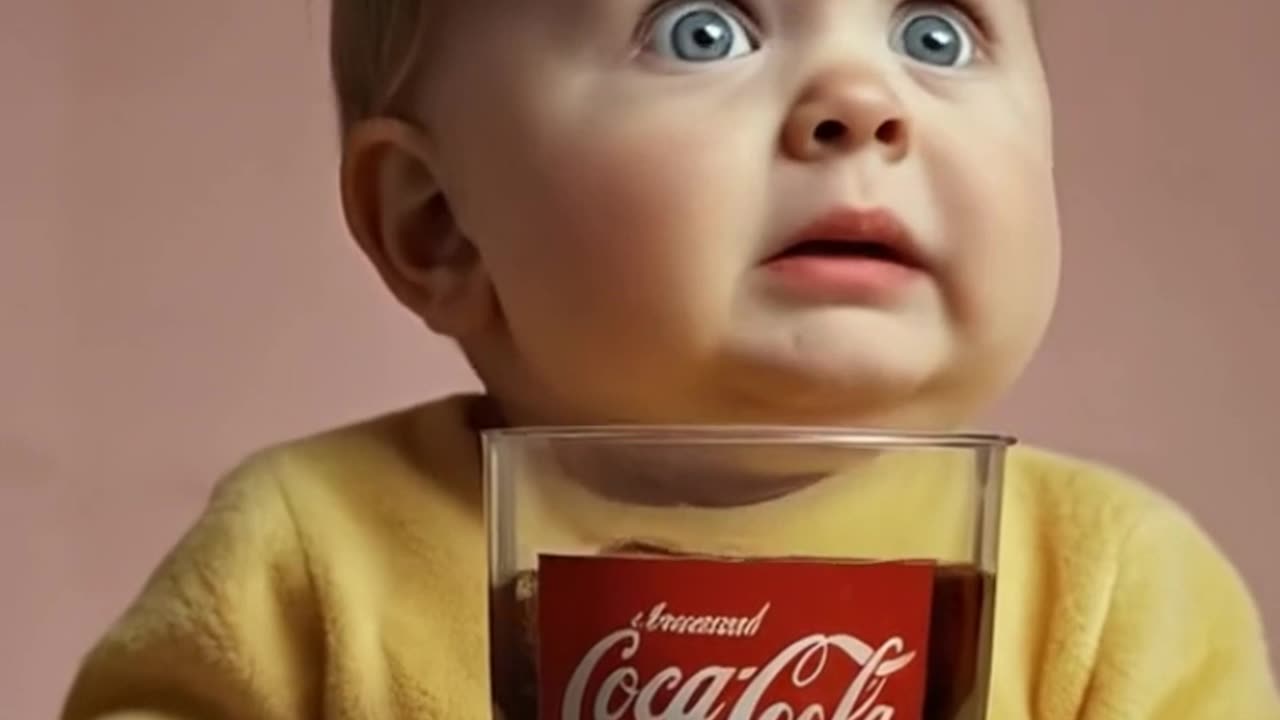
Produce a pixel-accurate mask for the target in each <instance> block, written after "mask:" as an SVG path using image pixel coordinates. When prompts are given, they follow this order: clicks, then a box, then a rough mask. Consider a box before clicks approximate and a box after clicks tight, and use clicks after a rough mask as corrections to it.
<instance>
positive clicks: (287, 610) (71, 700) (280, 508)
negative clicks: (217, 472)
mask: <svg viewBox="0 0 1280 720" xmlns="http://www.w3.org/2000/svg"><path fill="white" fill-rule="evenodd" d="M315 607H316V606H315V603H314V602H313V599H312V593H311V591H310V583H309V581H308V574H307V568H306V563H305V562H304V560H303V554H302V552H301V550H300V548H299V544H298V539H297V532H296V530H295V527H294V523H293V521H292V519H291V514H290V510H289V507H288V504H287V501H286V498H285V496H284V494H283V491H282V488H281V487H280V485H279V484H278V483H276V482H275V481H274V478H273V475H272V473H271V472H270V469H269V468H268V467H264V464H263V463H257V464H254V463H249V464H246V465H245V466H244V467H243V468H241V469H240V470H239V471H238V472H236V473H233V474H232V475H231V476H230V477H228V478H227V479H226V480H224V481H223V482H222V483H220V484H219V485H218V487H217V488H216V489H215V491H214V493H213V496H212V498H211V500H210V503H209V507H208V508H207V510H206V512H205V513H204V514H203V515H202V516H201V518H200V519H199V520H198V521H197V523H196V524H195V526H194V527H193V528H192V529H191V530H190V531H189V532H188V533H187V534H186V536H185V537H184V538H183V539H182V541H181V542H180V543H179V544H178V546H177V547H176V548H175V549H174V551H173V552H172V553H171V554H170V555H169V556H168V557H167V558H166V559H165V561H164V562H163V563H162V564H161V566H160V567H159V569H158V570H157V571H156V572H155V573H154V574H153V575H152V577H151V578H150V580H149V581H148V582H147V584H146V586H145V588H144V589H143V591H142V593H141V595H140V597H139V598H138V599H137V600H136V601H135V602H134V603H133V604H132V606H131V607H130V608H129V609H128V610H127V611H126V613H125V614H124V616H123V617H122V618H121V619H120V620H119V621H118V622H117V623H116V624H115V625H114V626H113V627H112V628H111V629H110V630H109V631H108V632H107V634H106V635H105V637H104V638H103V639H102V640H101V641H100V642H99V643H98V645H97V646H96V647H95V648H94V649H93V650H92V651H91V652H90V654H89V655H88V657H87V658H86V659H85V661H84V663H83V665H82V666H81V668H80V670H79V672H78V674H77V676H76V678H75V681H74V683H73V687H72V689H71V692H70V694H69V696H68V699H67V702H66V704H65V706H64V709H63V715H62V717H63V718H64V720H91V719H93V720H102V719H105V718H113V719H123V718H130V719H135V718H136V719H137V720H141V719H143V718H148V719H155V720H159V719H161V718H164V719H166V720H215V719H219V720H220V719H222V718H228V719H230V718H235V719H236V720H284V719H285V718H288V719H291V720H292V719H295V718H303V717H316V716H317V715H318V713H317V708H314V707H311V706H309V704H308V703H313V702H314V699H315V698H317V697H320V695H321V693H320V691H319V688H317V687H316V683H317V680H316V675H317V673H315V672H313V670H314V668H313V667H311V665H312V664H313V663H316V662H319V661H320V658H322V657H323V654H324V653H323V640H322V632H321V627H320V621H319V619H318V617H316V615H317V613H316V612H315Z"/></svg>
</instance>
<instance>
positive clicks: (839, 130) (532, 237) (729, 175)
mask: <svg viewBox="0 0 1280 720" xmlns="http://www.w3.org/2000/svg"><path fill="white" fill-rule="evenodd" d="M333 2H334V8H333V21H334V25H333V31H332V32H333V51H334V53H333V57H334V71H335V79H336V84H337V89H338V94H339V100H340V105H341V108H342V113H341V115H342V122H343V129H344V136H345V163H344V170H343V197H344V202H345V206H346V211H347V216H348V219H349V221H350V224H351V227H352V229H353V232H354V234H355V236H356V237H357V238H358V240H359V242H360V244H361V247H362V248H363V249H364V250H365V252H366V253H367V254H368V255H369V257H370V258H371V259H372V261H373V262H374V264H375V265H376V267H377V268H378V270H379V272H380V273H381V275H382V277H383V279H384V280H385V281H386V283H387V284H388V285H389V286H390V288H391V289H392V290H393V291H394V292H395V294H396V295H397V297H398V298H399V299H400V300H401V301H402V302H403V303H404V304H405V305H406V306H408V307H409V308H410V309H411V310H412V311H414V312H415V313H416V314H417V315H419V316H420V317H421V318H422V319H423V320H424V321H425V322H426V324H427V325H428V326H430V327H431V328H433V329H434V330H436V331H437V332H440V333H443V334H445V335H448V336H450V337H453V338H455V339H456V340H457V341H458V342H459V343H460V344H461V346H462V348H463V349H464V351H465V352H466V353H467V356H468V358H469V359H470V360H471V362H472V363H473V365H474V366H475V368H476V370H477V372H478V373H479V375H480V377H481V378H482V379H483V381H484V382H485V385H486V387H487V388H488V389H489V391H490V393H491V394H492V395H493V396H494V397H495V398H496V399H497V400H498V401H499V404H500V406H501V409H502V411H503V412H504V413H506V415H507V416H508V418H509V419H510V420H511V421H512V422H517V423H606V422H632V423H670V422H681V423H683V422H730V423H742V422H745V423H754V422H767V423H793V422H794V423H813V424H841V425H849V424H854V425H874V426H881V427H915V428H944V427H950V426H953V425H956V424H959V423H963V422H965V421H966V420H968V419H969V418H970V417H971V416H972V415H973V413H974V412H975V411H976V410H977V409H979V408H980V407H981V406H982V405H983V404H985V403H986V402H988V401H990V400H991V399H993V398H994V397H995V396H996V395H997V394H999V393H1000V392H1001V391H1002V390H1003V389H1004V388H1005V387H1006V386H1007V385H1008V384H1009V383H1010V382H1012V380H1013V379H1014V378H1015V377H1016V376H1017V375H1018V374H1019V373H1020V372H1021V370H1022V368H1023V367H1024V366H1025V364H1026V362H1027V361H1028V359H1029V357H1030V356H1031V354H1032V353H1033V351H1034V349H1035V347H1036V346H1037V344H1038V342H1039V340H1040V338H1041V336H1042V334H1043V332H1044V329H1045V326H1046V325H1047V322H1048V318H1049V315H1050V312H1051V308H1052V305H1053V299H1054V296H1055V294H1056V289H1057V275H1058V258H1059V250H1058V226H1057V211H1056V205H1055V200H1054V189H1053V180H1052V139H1051V138H1052V132H1051V121H1050V110H1049V99H1048V93H1047V91H1046V87H1045V82H1044V76H1043V72H1042V68H1041V64H1040V56H1039V52H1038V48H1037V45H1036V42H1035V35H1034V31H1033V26H1032V21H1031V13H1030V9H1029V8H1028V6H1027V2H1028V0H962V1H955V2H928V1H916V0H906V1H900V0H748V1H744V2H737V1H731V0H721V1H716V0H675V1H667V2H659V3H654V2H652V0H608V1H607V2H602V1H601V0H485V2H471V1H470V0H465V1H464V0H333Z"/></svg>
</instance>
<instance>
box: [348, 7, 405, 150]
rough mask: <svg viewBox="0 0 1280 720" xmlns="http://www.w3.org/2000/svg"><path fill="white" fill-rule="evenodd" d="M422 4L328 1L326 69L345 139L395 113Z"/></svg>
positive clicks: (403, 85)
mask: <svg viewBox="0 0 1280 720" xmlns="http://www.w3.org/2000/svg"><path fill="white" fill-rule="evenodd" d="M427 1H428V0H332V9H331V11H330V15H329V64H330V72H331V73H332V75H333V86H334V91H335V93H336V94H337V100H338V122H339V125H340V127H341V129H342V133H343V135H344V136H345V135H346V133H347V131H349V130H350V129H351V127H352V126H353V125H355V124H356V123H358V122H360V121H361V120H364V119H367V118H370V117H375V116H378V115H383V114H387V113H395V112H397V111H398V110H399V108H398V107H397V103H398V102H399V101H400V98H401V96H402V94H403V93H402V91H403V89H404V87H405V86H406V85H407V84H408V81H409V78H410V76H411V75H412V73H413V68H414V65H415V60H416V58H417V54H418V50H417V48H418V46H419V45H420V41H421V36H422V32H423V30H424V28H425V26H426V10H425V8H424V6H425V5H426V3H427Z"/></svg>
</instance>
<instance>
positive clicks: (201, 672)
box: [64, 398, 483, 718]
mask: <svg viewBox="0 0 1280 720" xmlns="http://www.w3.org/2000/svg"><path fill="white" fill-rule="evenodd" d="M468 405H469V401H467V400H465V399H462V398H451V399H447V400H444V401H440V402H436V403H432V404H429V405H423V406H419V407H415V408H411V409H408V410H404V411H400V412H396V413H392V414H388V415H385V416H382V417H378V418H375V419H372V420H368V421H364V422H359V423H355V424H351V425H348V426H345V427H341V428H337V429H334V430H330V431H327V432H324V433H320V434H316V435H313V436H310V437H306V438H301V439H297V440H293V441H289V442H285V443H281V444H278V445H276V446H273V447H269V448H266V449H263V450H261V451H259V452H256V453H254V454H252V455H250V456H249V457H248V458H246V459H245V460H244V461H243V462H241V463H239V464H238V465H237V466H236V467H235V468H234V469H233V470H232V471H231V472H229V473H228V474H227V475H226V476H225V477H224V478H223V479H222V480H221V481H220V482H218V483H217V484H216V485H215V487H214V490H213V492H212V495H211V497H210V499H209V501H208V504H207V507H206V508H205V509H204V511H203V512H202V513H201V515H200V517H199V518H198V519H197V520H196V521H195V523H194V524H193V525H192V527H191V528H190V529H189V530H188V531H187V532H186V533H185V535H184V536H183V537H182V539H181V540H180V541H179V542H178V543H177V545H176V546H175V547H174V548H173V549H172V550H171V551H170V552H169V553H168V555H167V556H166V558H165V560H164V561H163V562H162V563H161V564H160V566H159V567H158V568H157V569H156V570H155V571H154V572H153V574H152V576H151V577H150V578H149V579H148V581H147V583H146V585H145V586H144V588H143V589H142V591H141V592H140V594H139V595H138V597H137V599H136V600H135V601H134V602H133V603H132V605H131V606H130V608H129V609H128V610H127V611H126V612H125V614H124V615H123V616H122V617H121V618H120V619H119V620H118V621H117V622H116V623H115V624H113V626H112V627H111V628H110V629H109V630H108V631H107V632H106V634H105V635H104V636H103V638H102V639H101V640H99V642H98V643H97V644H96V646H95V648H94V649H93V650H92V651H91V652H90V653H89V655H88V656H87V657H86V659H85V661H84V663H83V664H82V666H81V668H80V670H79V672H78V673H77V677H76V681H75V685H74V688H73V690H72V692H71V693H70V695H69V698H68V700H67V703H66V706H65V711H64V717H67V718H81V717H85V718H87V717H96V716H97V713H99V712H101V711H103V710H104V709H112V708H115V709H121V708H129V709H134V708H137V709H141V708H150V707H153V704H154V703H155V702H158V701H159V700H158V699H163V698H170V699H172V703H171V704H172V705H173V706H174V707H175V708H178V709H180V710H181V711H182V714H184V716H191V717H197V716H198V717H207V716H217V717H224V716H225V717H249V716H253V717H258V716H267V715H270V716H272V717H314V716H317V715H319V714H320V713H319V712H318V711H317V707H318V706H317V705H316V703H317V698H319V697H320V696H321V694H322V693H321V691H320V687H319V685H318V684H319V683H321V682H323V679H324V677H323V676H324V675H325V673H327V672H330V671H331V669H330V668H327V667H322V666H321V664H322V663H323V660H324V657H323V654H319V653H317V652H316V651H315V649H316V648H317V647H321V646H325V647H328V648H330V649H331V650H332V651H333V652H336V653H339V654H340V656H342V658H343V659H344V661H345V660H352V662H354V663H355V664H356V665H357V666H359V667H366V666H367V668H375V667H379V657H380V656H378V655H377V653H375V652H373V651H372V650H371V649H370V647H369V646H367V645H368V644H367V643H363V642H362V640H361V639H362V638H367V637H373V636H375V635H376V634H377V633H378V632H380V631H382V630H384V629H386V628H387V627H389V626H390V625H391V624H393V623H396V622H400V621H401V620H402V619H403V618H425V620H422V621H421V622H415V623H411V624H409V625H408V626H407V627H408V629H407V630H405V629H401V628H396V629H397V630H400V631H401V632H400V633H399V636H403V635H405V633H407V632H409V630H412V631H414V632H419V633H434V635H433V637H432V638H427V639H423V638H418V639H419V640H422V642H420V643H419V644H418V646H421V647H432V646H433V645H431V642H434V643H436V645H442V644H443V645H445V646H448V641H449V640H450V639H456V638H455V636H457V635H458V634H459V633H460V632H462V631H460V630H458V629H454V628H451V627H447V626H444V625H442V624H441V623H439V622H436V621H435V620H434V619H433V618H434V617H435V616H436V615H441V616H442V617H451V618H454V619H457V618H458V617H459V616H461V614H462V613H463V611H461V610H458V611H455V612H453V614H452V615H442V614H441V613H439V612H435V613H433V612H429V610H431V609H432V608H433V607H443V608H449V607H452V605H450V602H452V600H453V598H460V599H461V600H465V601H466V602H467V603H468V604H469V605H468V606H471V605H474V606H476V607H479V606H481V605H482V604H483V603H482V601H483V595H482V594H481V593H482V590H483V546H482V542H481V541H482V532H481V530H480V528H481V526H482V523H481V521H480V519H479V501H478V497H479V493H478V489H475V488H476V487H477V486H478V484H479V480H478V473H477V475H476V476H475V477H472V476H470V475H469V466H468V465H467V463H469V462H470V463H476V462H478V452H477V449H476V447H475V444H474V443H475V440H474V433H473V432H471V430H470V426H469V424H468V422H467V420H466V413H467V409H466V408H467V407H468ZM396 603H400V604H402V605H404V607H400V606H399V605H396ZM428 606H430V607H428ZM468 617H469V616H468ZM433 623H434V624H433ZM478 627H480V622H479V621H478V620H477V621H475V622H472V623H470V625H469V626H468V628H467V630H472V629H474V628H478ZM476 632H478V631H476ZM474 634H475V632H470V633H469V634H468V636H467V637H468V639H470V636H471V635H474ZM428 640H430V642H428ZM430 659H431V658H426V659H425V660H423V661H422V662H420V663H418V664H423V663H425V662H426V660H430ZM439 664H440V663H437V665H439ZM433 667H434V666H433ZM439 669H440V670H441V672H444V671H446V670H447V668H443V666H441V668H439ZM353 672H356V671H353ZM361 673H362V674H361ZM357 674H358V675H359V677H356V678H347V680H349V681H350V682H352V683H355V684H354V685H353V687H356V686H362V684H370V683H371V685H370V686H371V687H372V686H376V685H378V684H379V683H381V682H383V680H380V679H379V678H377V677H374V675H376V673H374V672H373V671H372V670H367V671H365V670H360V671H359V672H358V673H357ZM388 682H389V681H388ZM446 695H447V693H446Z"/></svg>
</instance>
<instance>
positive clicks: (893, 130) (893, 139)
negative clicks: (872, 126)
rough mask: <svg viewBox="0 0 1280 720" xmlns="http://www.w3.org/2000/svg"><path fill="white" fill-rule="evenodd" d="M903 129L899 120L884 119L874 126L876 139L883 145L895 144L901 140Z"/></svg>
mask: <svg viewBox="0 0 1280 720" xmlns="http://www.w3.org/2000/svg"><path fill="white" fill-rule="evenodd" d="M903 131H904V128H903V127H902V121H901V120H886V121H885V122H883V123H881V124H880V127H878V128H876V140H878V141H880V142H881V143H883V144H885V145H897V144H898V143H899V142H901V141H902V134H903Z"/></svg>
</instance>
